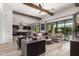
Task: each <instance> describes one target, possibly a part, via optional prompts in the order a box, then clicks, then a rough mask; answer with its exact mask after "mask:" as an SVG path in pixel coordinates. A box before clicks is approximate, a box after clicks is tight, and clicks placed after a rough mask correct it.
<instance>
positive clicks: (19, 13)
mask: <svg viewBox="0 0 79 59" xmlns="http://www.w3.org/2000/svg"><path fill="white" fill-rule="evenodd" d="M13 13H14V14H18V15H22V16H28V17H31V18H36V19H38V20H41V18H39V17H36V16H32V15H29V14H24V13H21V12H17V11H13Z"/></svg>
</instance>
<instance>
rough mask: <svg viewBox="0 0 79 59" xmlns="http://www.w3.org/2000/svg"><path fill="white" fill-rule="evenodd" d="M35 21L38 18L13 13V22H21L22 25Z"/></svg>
mask: <svg viewBox="0 0 79 59" xmlns="http://www.w3.org/2000/svg"><path fill="white" fill-rule="evenodd" d="M36 22H39V20H38V19H36V18H31V17H28V16H22V15H18V14H13V24H19V23H22V24H23V25H28V24H32V23H36Z"/></svg>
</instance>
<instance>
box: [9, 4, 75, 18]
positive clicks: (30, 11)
mask: <svg viewBox="0 0 79 59" xmlns="http://www.w3.org/2000/svg"><path fill="white" fill-rule="evenodd" d="M34 4H36V5H37V6H38V3H34ZM10 5H11V6H12V8H13V10H14V11H18V12H22V13H25V14H30V15H33V16H37V17H43V16H45V15H47V13H41V14H40V13H39V12H40V10H37V9H34V8H32V7H29V6H26V5H24V4H21V3H11V4H10ZM41 6H42V7H43V8H44V9H47V10H49V11H50V12H52V13H56V12H58V11H61V10H62V9H66V8H68V7H72V6H74V4H73V3H41ZM52 8H53V9H54V10H52Z"/></svg>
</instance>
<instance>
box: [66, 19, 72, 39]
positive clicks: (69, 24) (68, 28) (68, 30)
mask: <svg viewBox="0 0 79 59" xmlns="http://www.w3.org/2000/svg"><path fill="white" fill-rule="evenodd" d="M72 28H73V21H72V20H66V21H65V39H66V40H71V39H72Z"/></svg>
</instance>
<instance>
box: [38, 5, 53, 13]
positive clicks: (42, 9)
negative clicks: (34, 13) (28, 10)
mask: <svg viewBox="0 0 79 59" xmlns="http://www.w3.org/2000/svg"><path fill="white" fill-rule="evenodd" d="M38 6H39V7H40V9H41V11H40V12H39V13H42V12H43V11H45V10H44V8H43V6H42V5H41V4H39V5H38ZM49 10H54V8H52V9H49ZM49 10H47V11H49Z"/></svg>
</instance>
